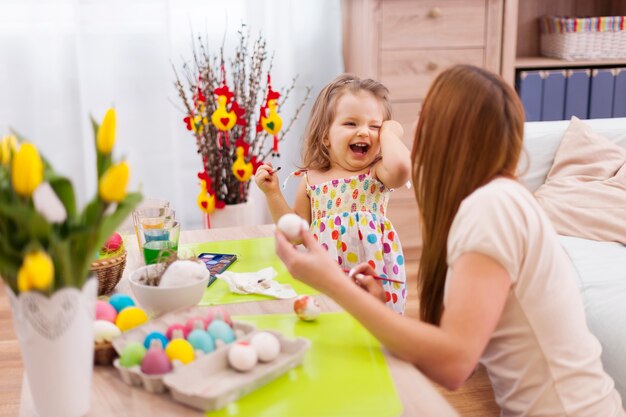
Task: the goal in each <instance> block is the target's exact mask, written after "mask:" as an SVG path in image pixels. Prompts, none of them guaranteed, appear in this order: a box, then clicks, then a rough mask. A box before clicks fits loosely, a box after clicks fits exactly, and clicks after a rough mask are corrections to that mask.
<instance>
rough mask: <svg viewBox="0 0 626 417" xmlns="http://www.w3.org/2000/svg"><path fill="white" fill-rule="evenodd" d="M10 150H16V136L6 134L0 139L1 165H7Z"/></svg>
mask: <svg viewBox="0 0 626 417" xmlns="http://www.w3.org/2000/svg"><path fill="white" fill-rule="evenodd" d="M11 151H12V152H13V153H15V152H17V138H16V137H15V136H13V135H7V136H5V137H3V138H2V140H1V141H0V163H2V165H8V163H9V159H10V158H11Z"/></svg>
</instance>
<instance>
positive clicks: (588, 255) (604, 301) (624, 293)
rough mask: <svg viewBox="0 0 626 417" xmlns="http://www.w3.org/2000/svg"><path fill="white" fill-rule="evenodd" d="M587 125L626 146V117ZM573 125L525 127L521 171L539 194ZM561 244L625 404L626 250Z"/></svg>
mask: <svg viewBox="0 0 626 417" xmlns="http://www.w3.org/2000/svg"><path fill="white" fill-rule="evenodd" d="M583 122H584V123H586V124H588V125H589V126H590V127H591V128H592V129H593V130H594V131H595V132H597V133H599V134H601V135H603V136H604V137H606V138H607V139H609V140H611V141H612V142H615V143H617V144H618V145H620V146H622V147H624V148H626V118H617V119H595V120H584V121H583ZM569 123H570V122H569V121H558V122H530V123H526V126H525V138H524V140H525V145H524V146H525V149H526V155H525V156H524V157H523V161H522V163H521V169H522V173H523V175H522V182H523V183H524V184H525V185H526V186H527V187H528V189H529V190H531V191H533V192H534V191H535V190H536V189H537V188H538V187H539V186H540V185H541V184H543V182H544V181H545V179H546V177H547V175H548V171H549V170H550V168H551V167H552V162H553V161H554V156H555V153H556V151H557V148H558V146H559V143H560V141H561V138H562V136H563V134H564V132H565V130H566V129H567V127H568V125H569ZM524 169H527V171H526V172H525V173H524V171H523V170H524ZM624 221H626V210H625V212H624ZM561 243H562V245H563V246H564V248H565V249H566V250H567V252H568V254H569V256H570V258H571V259H572V261H573V263H574V266H575V267H576V270H577V271H578V275H579V276H578V286H579V288H580V291H581V294H582V297H583V301H584V304H585V311H586V314H587V323H588V325H589V328H590V329H591V331H592V333H593V334H595V336H596V337H597V338H598V340H599V341H600V343H601V345H602V362H603V364H604V368H605V370H606V371H607V372H608V373H609V374H610V375H611V376H612V377H613V379H614V380H615V386H616V388H617V390H618V391H619V393H620V394H621V396H622V400H623V402H624V403H625V404H626V246H624V245H622V244H619V243H612V242H599V241H594V240H587V239H582V238H576V237H566V236H562V237H561Z"/></svg>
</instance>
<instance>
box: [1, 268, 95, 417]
mask: <svg viewBox="0 0 626 417" xmlns="http://www.w3.org/2000/svg"><path fill="white" fill-rule="evenodd" d="M6 288H7V293H8V296H9V301H10V303H11V309H12V311H13V326H14V328H15V333H16V334H17V338H18V340H19V343H20V350H21V352H22V359H23V361H24V368H25V370H26V380H27V381H28V386H29V388H30V393H31V396H32V399H33V404H34V406H35V411H36V413H37V415H38V416H39V417H79V416H84V415H85V414H87V412H89V407H90V403H91V379H92V374H93V348H94V345H93V340H94V339H93V320H94V314H95V302H96V296H97V292H98V281H97V280H96V279H95V278H90V279H89V280H87V282H86V283H85V285H84V286H83V288H82V290H81V289H78V288H63V289H61V290H59V291H57V292H55V293H54V294H52V296H50V297H46V296H45V295H43V294H40V293H37V292H34V291H29V292H25V293H21V294H19V296H17V297H16V296H15V294H14V293H13V292H12V291H11V289H10V288H9V287H8V286H7V287H6Z"/></svg>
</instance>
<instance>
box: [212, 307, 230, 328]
mask: <svg viewBox="0 0 626 417" xmlns="http://www.w3.org/2000/svg"><path fill="white" fill-rule="evenodd" d="M211 315H212V317H211V320H210V321H213V320H215V319H219V320H222V321H224V322H226V324H228V325H229V326H230V327H233V321H232V319H231V318H230V314H229V313H228V311H227V310H226V309H225V308H224V307H213V308H212V309H211ZM209 324H211V323H209ZM207 326H208V325H207Z"/></svg>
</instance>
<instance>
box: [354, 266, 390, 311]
mask: <svg viewBox="0 0 626 417" xmlns="http://www.w3.org/2000/svg"><path fill="white" fill-rule="evenodd" d="M374 275H376V272H375V271H374V268H372V266H371V265H370V264H368V263H367V262H365V263H362V264H359V265H357V266H355V267H354V268H352V269H351V270H350V273H349V274H348V276H349V277H350V278H352V280H353V281H354V282H355V283H356V284H357V285H358V286H359V287H361V288H363V289H364V290H365V291H367V292H368V293H370V294H371V295H373V296H374V297H376V298H378V299H379V300H380V301H382V302H385V289H384V288H383V284H382V283H381V282H380V281H377V280H376V279H374Z"/></svg>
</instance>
